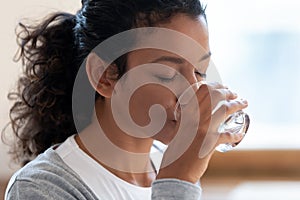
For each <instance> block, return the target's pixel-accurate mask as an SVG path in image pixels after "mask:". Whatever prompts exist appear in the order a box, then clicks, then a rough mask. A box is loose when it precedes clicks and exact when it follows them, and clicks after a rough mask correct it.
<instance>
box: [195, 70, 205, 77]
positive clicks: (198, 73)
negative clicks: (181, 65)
mask: <svg viewBox="0 0 300 200" xmlns="http://www.w3.org/2000/svg"><path fill="white" fill-rule="evenodd" d="M195 74H197V75H199V76H200V77H201V78H204V79H206V74H205V73H201V72H198V71H195Z"/></svg>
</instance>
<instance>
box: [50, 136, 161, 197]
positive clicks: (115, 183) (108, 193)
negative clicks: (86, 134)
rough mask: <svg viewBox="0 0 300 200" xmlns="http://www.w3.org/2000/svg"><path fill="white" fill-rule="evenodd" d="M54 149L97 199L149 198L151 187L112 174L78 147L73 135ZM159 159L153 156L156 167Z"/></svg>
mask: <svg viewBox="0 0 300 200" xmlns="http://www.w3.org/2000/svg"><path fill="white" fill-rule="evenodd" d="M55 151H56V152H57V153H58V155H59V156H60V157H61V158H62V160H63V161H64V162H65V163H66V164H67V165H68V166H69V167H70V168H71V169H72V170H74V171H75V172H76V173H77V174H78V175H79V176H80V177H81V179H82V180H83V181H84V182H85V184H86V185H87V186H89V187H90V189H91V190H92V191H93V192H94V194H95V195H96V196H97V197H98V198H99V199H117V200H119V199H132V200H134V199H139V200H140V199H145V200H147V199H151V187H140V186H136V185H133V184H130V183H128V182H126V181H124V180H122V179H121V178H119V177H117V176H116V175H114V174H112V173H111V172H110V171H108V170H107V169H105V168H104V167H103V166H101V165H100V164H99V163H97V162H96V161H95V160H93V159H92V158H91V157H89V156H88V155H87V154H86V153H85V152H83V151H82V150H81V149H80V148H79V146H78V144H77V143H76V141H75V138H74V135H73V136H71V137H69V138H68V139H67V140H66V141H65V142H63V143H62V144H61V145H60V146H59V147H58V148H57V149H56V150H55ZM159 159H160V158H155V160H156V162H155V163H154V164H155V166H156V168H157V165H158V164H157V161H158V162H159ZM100 197H101V198H100Z"/></svg>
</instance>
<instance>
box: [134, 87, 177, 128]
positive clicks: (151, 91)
mask: <svg viewBox="0 0 300 200" xmlns="http://www.w3.org/2000/svg"><path fill="white" fill-rule="evenodd" d="M154 104H159V105H161V106H163V107H164V108H165V109H166V112H168V110H169V108H170V107H171V106H175V104H176V98H175V95H173V94H172V93H171V92H170V91H168V90H167V89H166V88H164V87H161V86H157V85H146V86H143V87H141V88H139V89H138V90H136V91H135V92H134V93H133V95H132V96H131V98H130V102H129V111H130V115H131V117H132V120H133V121H134V122H135V123H136V124H138V125H140V126H146V125H148V124H149V123H150V120H151V119H150V117H149V110H150V108H151V106H152V105H154ZM167 115H168V114H167Z"/></svg>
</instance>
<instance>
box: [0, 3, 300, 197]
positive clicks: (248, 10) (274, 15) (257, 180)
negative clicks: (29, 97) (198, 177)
mask: <svg viewBox="0 0 300 200" xmlns="http://www.w3.org/2000/svg"><path fill="white" fill-rule="evenodd" d="M203 3H204V4H207V10H206V11H207V12H206V13H207V19H208V26H209V31H210V45H211V51H212V61H213V62H214V64H215V65H216V67H217V69H218V71H219V73H220V74H221V77H222V81H223V83H224V84H226V85H228V86H229V87H230V88H231V89H232V90H233V91H235V92H236V93H238V94H239V97H240V98H245V99H247V100H248V102H249V108H247V110H246V112H247V113H249V115H250V118H251V124H250V129H249V132H248V133H247V135H246V137H245V139H244V140H243V141H242V142H241V143H240V144H239V146H238V148H237V149H236V150H234V151H232V152H228V153H225V154H222V153H216V154H215V155H214V157H213V159H212V162H211V164H210V166H209V169H208V171H207V173H206V175H205V177H204V178H203V180H202V186H203V189H204V193H203V195H204V196H203V199H204V200H217V199H222V200H226V199H228V200H247V199H256V200H261V199H266V198H268V199H273V200H277V199H287V200H294V199H300V192H299V189H298V188H299V186H300V105H299V102H300V49H299V45H300V22H299V21H298V19H300V12H299V10H300V2H299V1H297V0H285V1H279V0H252V1H241V0H226V1H224V0H214V1H209V0H206V1H203ZM80 5H81V3H80V0H78V1H74V0H64V1H59V0H52V1H46V0H27V1H16V0H11V1H8V2H6V3H5V7H4V9H3V11H2V12H1V13H0V16H1V17H0V20H1V25H2V28H1V30H0V32H1V37H0V40H1V44H2V45H1V47H0V53H1V55H2V59H1V68H0V76H1V79H0V80H1V87H0V95H1V98H0V127H1V129H2V127H4V126H5V124H6V123H7V122H8V120H9V119H8V111H9V107H10V105H11V104H10V103H9V102H8V100H7V98H6V96H7V92H8V91H9V90H11V89H12V88H14V86H15V81H16V80H17V78H18V73H19V72H20V71H21V67H20V65H19V64H16V63H14V62H13V61H12V60H13V57H14V54H15V52H16V50H17V45H16V39H15V32H14V28H15V26H16V25H17V23H18V21H20V19H24V18H28V19H41V17H43V16H45V15H46V14H47V13H50V12H53V11H58V10H60V11H68V12H72V13H75V11H76V10H77V9H79V8H80ZM7 151H8V148H7V146H5V145H4V144H3V143H0V199H2V198H3V191H4V189H5V187H6V184H7V181H8V179H9V177H10V176H11V174H12V173H13V172H14V171H16V170H17V169H18V166H16V165H14V164H13V163H12V162H11V161H10V158H9V156H8V154H7Z"/></svg>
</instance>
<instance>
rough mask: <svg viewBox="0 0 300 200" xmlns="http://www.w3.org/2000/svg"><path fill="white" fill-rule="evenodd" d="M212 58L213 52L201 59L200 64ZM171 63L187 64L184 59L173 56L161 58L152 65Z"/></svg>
mask: <svg viewBox="0 0 300 200" xmlns="http://www.w3.org/2000/svg"><path fill="white" fill-rule="evenodd" d="M210 56H211V52H208V53H207V54H205V55H204V56H202V58H200V60H199V61H198V62H202V61H204V60H206V59H208V58H210ZM162 61H165V62H171V63H175V64H183V63H185V62H186V60H185V59H183V58H178V57H173V56H161V57H159V58H157V59H155V60H153V61H151V63H157V62H162Z"/></svg>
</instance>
